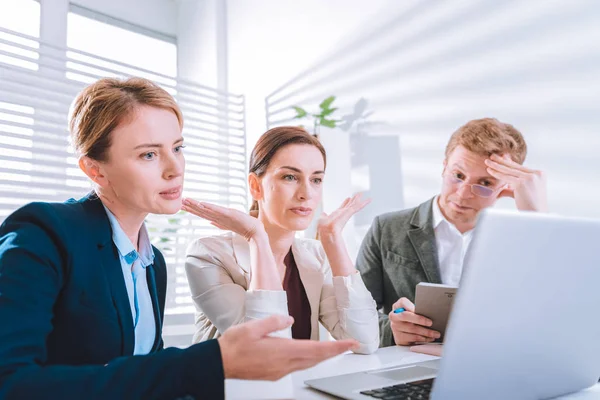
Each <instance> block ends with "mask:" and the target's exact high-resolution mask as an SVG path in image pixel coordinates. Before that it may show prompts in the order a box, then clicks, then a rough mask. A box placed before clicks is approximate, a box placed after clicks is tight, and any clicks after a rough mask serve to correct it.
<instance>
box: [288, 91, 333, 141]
mask: <svg viewBox="0 0 600 400" xmlns="http://www.w3.org/2000/svg"><path fill="white" fill-rule="evenodd" d="M334 101H335V96H329V97H328V98H326V99H325V100H323V101H322V102H321V104H319V111H320V112H319V113H318V114H309V113H308V112H307V111H306V110H305V109H304V108H302V107H299V106H293V107H292V108H293V109H294V110H295V111H296V116H295V117H294V119H303V118H309V117H312V118H313V134H314V135H315V136H319V131H320V127H321V126H326V127H328V128H335V127H336V124H337V123H338V122H340V121H339V120H336V119H333V113H334V112H335V111H336V110H337V107H332V104H333V102H334Z"/></svg>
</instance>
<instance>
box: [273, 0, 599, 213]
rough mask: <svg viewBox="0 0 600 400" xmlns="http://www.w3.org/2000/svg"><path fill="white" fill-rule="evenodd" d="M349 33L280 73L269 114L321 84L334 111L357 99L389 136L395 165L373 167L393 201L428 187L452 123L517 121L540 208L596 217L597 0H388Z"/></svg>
mask: <svg viewBox="0 0 600 400" xmlns="http://www.w3.org/2000/svg"><path fill="white" fill-rule="evenodd" d="M309 29H310V28H309ZM351 36H352V38H351V39H349V40H347V41H346V42H345V45H342V46H335V47H334V48H332V50H331V52H332V56H331V57H330V58H329V59H324V60H321V61H320V63H319V65H317V66H316V67H315V68H313V69H312V70H311V73H310V74H307V75H306V76H305V77H302V78H300V79H298V80H295V81H293V82H288V81H289V79H290V78H292V77H294V74H293V73H292V74H291V75H287V76H286V77H284V78H282V80H281V85H280V87H281V92H280V93H278V94H277V95H276V96H275V98H274V100H276V99H282V100H281V102H280V103H279V104H277V106H276V107H274V110H275V111H277V110H282V111H281V112H280V113H278V114H277V115H276V116H275V117H274V119H276V120H279V123H285V122H286V121H285V120H286V118H289V117H291V116H292V112H291V111H290V110H289V107H290V106H291V105H293V104H315V103H317V102H318V101H319V100H320V99H322V98H324V97H325V96H326V95H329V94H331V93H334V94H337V95H338V97H339V105H341V106H342V108H343V109H342V114H344V112H348V111H349V110H351V108H352V105H353V104H354V103H355V102H356V101H357V100H358V99H359V98H361V97H365V98H367V99H368V100H369V102H370V108H371V109H372V110H373V111H375V114H373V117H372V118H371V120H372V121H373V122H380V124H378V125H374V126H372V127H371V128H370V129H369V131H368V135H369V136H370V137H373V138H375V137H380V138H381V137H394V138H397V139H398V140H399V148H398V158H399V161H400V162H401V168H400V169H398V168H396V167H390V168H388V173H387V174H384V175H383V176H380V178H382V179H385V180H387V181H389V182H390V184H396V183H398V182H400V184H401V185H402V187H403V192H404V195H403V197H404V198H403V199H398V202H397V204H398V208H400V207H410V206H414V205H416V204H418V203H420V202H422V201H424V200H425V199H427V198H429V197H430V196H433V195H434V194H436V193H437V192H438V191H439V187H440V185H441V177H440V175H441V172H442V159H443V155H444V147H445V144H446V142H447V140H448V138H449V137H450V135H451V134H452V132H454V131H455V130H456V129H457V128H458V127H459V126H460V125H462V124H464V123H465V122H467V121H469V120H471V119H475V118H481V117H497V118H498V119H500V120H502V121H506V122H509V123H512V124H514V125H515V127H517V128H518V129H519V130H521V131H522V132H523V134H524V136H525V139H526V140H527V142H528V145H529V155H528V159H527V161H526V165H529V166H530V167H533V168H537V169H542V170H544V171H546V173H547V175H548V189H549V203H550V208H551V211H553V212H557V213H561V214H567V215H580V216H590V217H600V207H599V205H600V156H599V154H600V131H599V130H600V113H599V112H598V104H600V46H599V45H598V43H600V3H598V2H597V1H593V0H575V1H544V0H531V1H527V2H520V1H496V0H469V1H463V2H428V1H424V0H410V1H402V2H391V3H389V4H388V5H387V8H386V9H384V10H383V11H382V12H381V13H380V14H379V15H377V16H376V17H375V18H370V19H369V20H368V23H365V24H364V25H362V26H361V27H360V29H358V30H357V31H355V32H353V33H352V34H351ZM286 51H291V50H289V49H286ZM286 72H291V71H286ZM288 122H291V120H288ZM390 161H395V160H390V159H386V158H384V157H379V158H378V159H375V160H374V161H373V162H372V164H371V166H373V165H377V166H379V167H382V168H383V169H385V166H386V165H389V163H390ZM500 205H501V206H503V207H512V204H511V203H510V201H509V200H503V201H502V203H501V204H500Z"/></svg>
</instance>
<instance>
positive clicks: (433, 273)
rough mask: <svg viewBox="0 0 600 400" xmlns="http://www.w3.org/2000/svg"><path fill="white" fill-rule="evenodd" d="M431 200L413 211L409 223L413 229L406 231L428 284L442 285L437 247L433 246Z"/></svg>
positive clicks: (433, 233)
mask: <svg viewBox="0 0 600 400" xmlns="http://www.w3.org/2000/svg"><path fill="white" fill-rule="evenodd" d="M433 200H434V199H431V200H429V201H427V202H425V203H423V204H421V205H420V206H419V208H417V209H416V210H415V212H414V214H413V216H412V219H411V221H410V223H411V225H412V226H413V227H415V229H411V230H410V231H408V237H409V239H410V242H411V244H412V245H413V247H414V249H415V252H416V253H417V256H418V257H419V261H420V262H421V265H422V267H423V270H424V271H425V275H426V276H427V279H428V280H429V282H431V283H442V278H441V276H440V270H439V262H438V255H437V246H436V244H435V232H434V230H433V211H432V205H433Z"/></svg>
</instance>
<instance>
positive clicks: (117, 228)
mask: <svg viewBox="0 0 600 400" xmlns="http://www.w3.org/2000/svg"><path fill="white" fill-rule="evenodd" d="M103 206H104V204H103ZM104 209H105V210H106V215H107V216H108V220H109V221H110V226H111V228H112V239H113V242H114V244H115V246H117V250H118V251H119V255H120V256H121V257H122V258H123V259H124V260H125V262H126V263H127V264H129V265H131V264H133V263H134V261H135V260H137V259H138V258H139V259H140V261H141V263H142V266H143V267H144V268H146V267H147V266H148V265H151V264H152V263H153V262H154V250H152V244H151V243H150V237H149V236H148V230H147V229H146V224H145V223H143V224H142V227H141V228H140V234H139V237H138V245H139V247H140V252H139V253H138V252H137V251H136V250H135V247H134V246H133V243H131V240H129V237H127V234H125V232H124V231H123V229H122V228H121V225H120V224H119V221H118V220H117V217H115V215H114V214H113V213H112V212H111V211H110V210H109V209H108V208H107V207H106V206H104Z"/></svg>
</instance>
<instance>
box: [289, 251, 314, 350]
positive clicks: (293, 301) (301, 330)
mask: <svg viewBox="0 0 600 400" xmlns="http://www.w3.org/2000/svg"><path fill="white" fill-rule="evenodd" d="M283 263H284V264H285V276H284V277H283V290H285V292H286V293H287V301H288V312H289V313H290V315H291V316H292V317H294V325H292V337H293V338H294V339H310V328H311V324H310V303H309V302H308V297H307V296H306V291H305V290H304V285H303V284H302V281H301V280H300V273H299V272H298V266H297V265H296V261H295V260H294V255H293V254H292V250H291V249H290V252H289V253H288V254H287V256H285V259H284V260H283Z"/></svg>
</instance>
